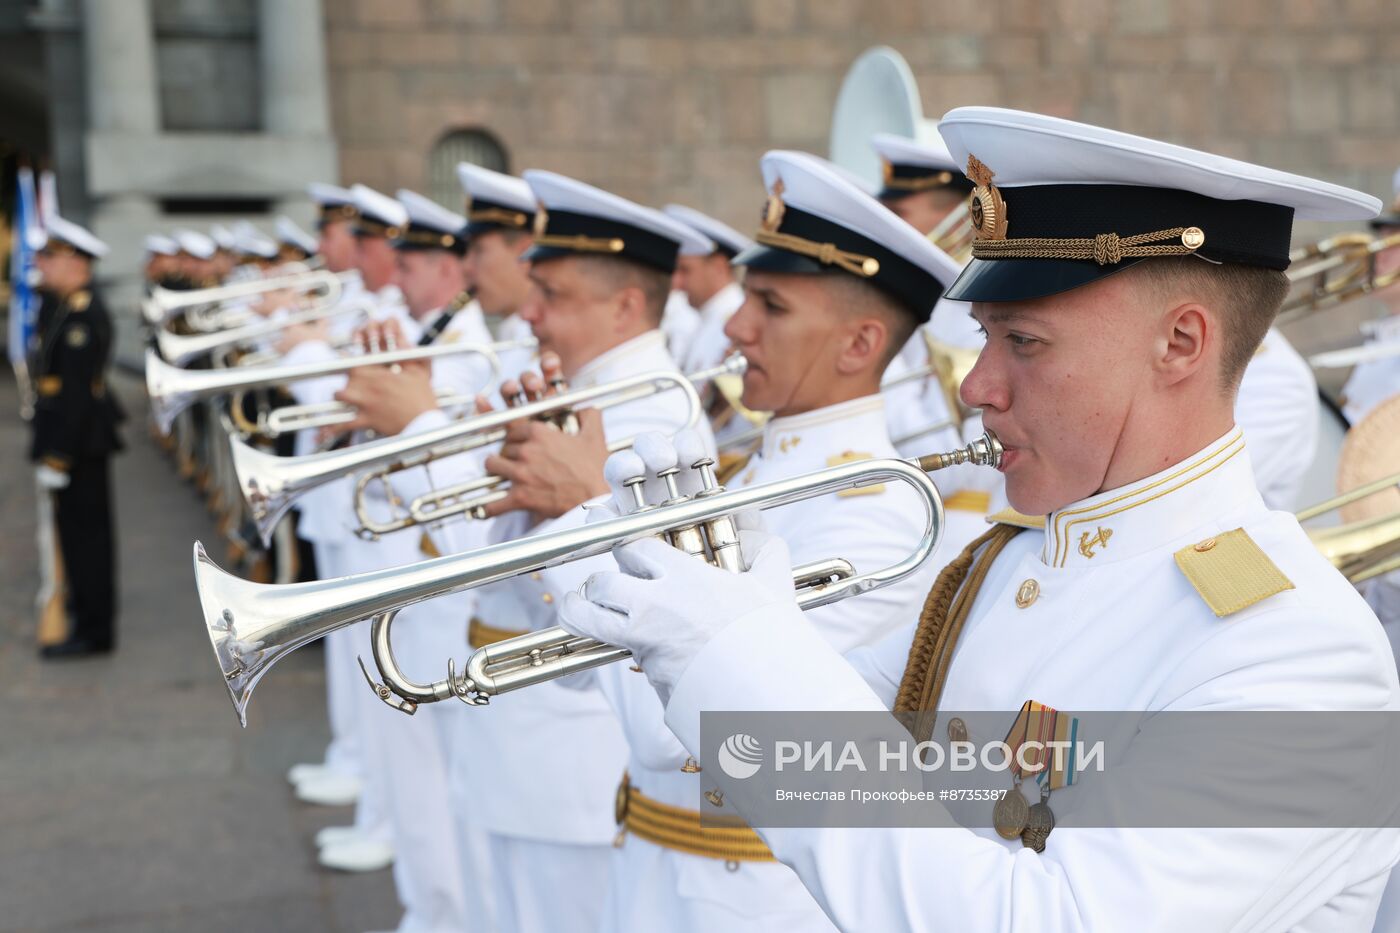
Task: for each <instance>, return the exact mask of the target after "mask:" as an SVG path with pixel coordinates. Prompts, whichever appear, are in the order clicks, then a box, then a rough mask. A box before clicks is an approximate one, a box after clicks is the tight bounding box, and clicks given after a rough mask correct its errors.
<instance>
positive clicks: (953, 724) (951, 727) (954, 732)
mask: <svg viewBox="0 0 1400 933" xmlns="http://www.w3.org/2000/svg"><path fill="white" fill-rule="evenodd" d="M948 738H949V740H951V741H953V742H966V741H967V723H965V722H963V721H962V720H961V719H959V718H958V717H956V716H954V717H953V718H952V719H950V720H948Z"/></svg>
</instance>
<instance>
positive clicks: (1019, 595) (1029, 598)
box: [1016, 580, 1040, 609]
mask: <svg viewBox="0 0 1400 933" xmlns="http://www.w3.org/2000/svg"><path fill="white" fill-rule="evenodd" d="M1039 598H1040V584H1039V583H1037V582H1035V581H1034V580H1024V581H1022V582H1021V586H1020V588H1019V589H1018V590H1016V608H1017V609H1025V608H1026V607H1027V606H1029V605H1031V604H1032V603H1034V602H1035V601H1036V600H1037V599H1039Z"/></svg>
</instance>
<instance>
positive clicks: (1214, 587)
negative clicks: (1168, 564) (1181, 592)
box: [1176, 528, 1293, 618]
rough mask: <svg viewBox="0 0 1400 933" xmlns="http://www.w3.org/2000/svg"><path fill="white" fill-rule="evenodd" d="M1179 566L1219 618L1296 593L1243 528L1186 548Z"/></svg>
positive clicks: (1180, 557) (1181, 554)
mask: <svg viewBox="0 0 1400 933" xmlns="http://www.w3.org/2000/svg"><path fill="white" fill-rule="evenodd" d="M1176 565H1177V566H1178V567H1180V568H1181V572H1182V573H1184V574H1186V579H1188V580H1190V581H1191V585H1192V586H1194V587H1195V588H1196V592H1197V593H1200V594H1201V598H1202V599H1204V600H1205V601H1206V605H1207V606H1209V607H1210V610H1211V612H1214V613H1215V614H1216V616H1217V617H1219V618H1224V617H1225V616H1228V615H1231V614H1232V613H1236V612H1239V611H1240V610H1241V609H1245V608H1247V607H1249V606H1252V605H1254V604H1255V603H1257V602H1259V601H1260V600H1263V599H1268V598H1269V597H1270V596H1273V595H1274V594H1275V593H1282V592H1283V591H1284V590H1291V589H1293V581H1292V580H1289V579H1288V578H1287V577H1285V576H1284V575H1283V571H1281V570H1279V569H1278V567H1277V566H1276V565H1275V564H1274V562H1273V561H1271V560H1269V556H1268V555H1267V554H1265V553H1264V552H1263V551H1262V550H1260V549H1259V545H1257V544H1255V543H1254V539H1252V538H1251V537H1250V536H1249V535H1248V534H1247V533H1246V532H1245V530H1244V529H1243V528H1236V529H1235V530H1234V531H1226V532H1223V533H1221V534H1218V535H1214V536H1213V537H1210V538H1206V539H1205V540H1204V541H1198V542H1196V543H1195V544H1192V545H1189V546H1187V547H1184V548H1182V549H1181V550H1179V551H1177V552H1176Z"/></svg>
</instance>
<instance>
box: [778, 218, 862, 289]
mask: <svg viewBox="0 0 1400 933" xmlns="http://www.w3.org/2000/svg"><path fill="white" fill-rule="evenodd" d="M754 239H755V240H757V241H758V242H759V243H762V244H763V245H764V246H772V247H774V248H776V249H785V250H787V251H788V252H790V253H797V254H798V255H799V256H810V257H811V258H812V259H815V260H817V262H820V263H821V264H822V265H824V266H837V267H838V268H841V269H844V270H846V271H847V272H849V273H851V274H852V275H858V276H860V277H861V278H864V279H868V278H870V277H871V276H873V275H875V274H877V273H878V272H879V271H880V260H878V259H876V258H875V257H873V256H862V255H861V254H860V253H850V252H847V251H846V250H843V249H841V248H839V247H838V246H837V245H836V244H835V243H818V242H816V241H815V240H807V239H803V238H802V237H800V236H793V235H792V234H790V233H777V232H775V231H771V230H760V231H758V232H757V233H755V234H754Z"/></svg>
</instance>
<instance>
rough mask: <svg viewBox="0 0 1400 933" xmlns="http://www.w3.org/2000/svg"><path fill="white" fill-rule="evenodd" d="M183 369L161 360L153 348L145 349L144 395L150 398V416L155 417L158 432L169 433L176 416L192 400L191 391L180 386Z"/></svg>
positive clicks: (192, 394) (193, 397)
mask: <svg viewBox="0 0 1400 933" xmlns="http://www.w3.org/2000/svg"><path fill="white" fill-rule="evenodd" d="M184 372H185V371H184V370H183V369H181V368H180V367H178V366H171V365H170V364H169V363H167V362H165V361H164V360H162V359H161V358H160V357H159V356H158V355H157V354H156V352H155V351H154V350H152V349H149V348H147V350H146V395H147V396H149V398H150V404H151V416H152V417H153V418H155V419H156V426H157V427H159V428H160V433H162V434H169V433H170V428H171V427H172V426H173V425H174V424H175V419H176V417H178V416H179V414H180V412H182V411H184V410H185V409H186V408H188V407H189V406H190V404H191V403H192V402H193V401H194V399H195V396H194V393H193V392H190V391H186V390H184V389H182V388H181V387H180V384H181V381H182V379H183V375H184Z"/></svg>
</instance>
